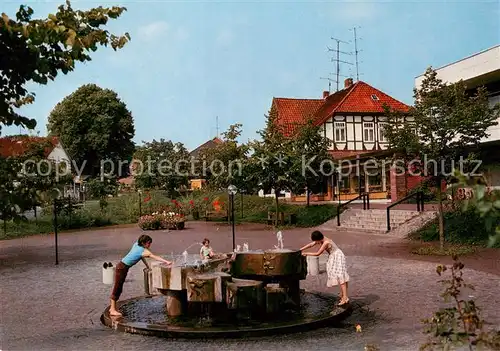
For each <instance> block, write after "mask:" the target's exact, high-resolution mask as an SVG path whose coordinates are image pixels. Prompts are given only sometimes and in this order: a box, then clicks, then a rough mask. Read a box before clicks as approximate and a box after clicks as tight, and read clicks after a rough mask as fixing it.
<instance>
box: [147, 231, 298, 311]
mask: <svg viewBox="0 0 500 351" xmlns="http://www.w3.org/2000/svg"><path fill="white" fill-rule="evenodd" d="M280 234H281V232H280ZM278 239H279V240H278V241H279V248H275V249H271V250H249V249H248V244H245V245H244V251H235V252H234V253H232V254H220V255H218V256H216V257H215V258H213V259H211V260H207V261H199V260H193V261H192V262H188V261H187V256H186V254H183V262H182V263H174V265H173V266H167V265H165V264H162V263H159V262H156V263H153V264H152V270H151V275H150V279H149V280H150V291H153V290H154V289H156V290H157V291H158V292H159V293H160V294H162V295H165V296H166V299H165V303H166V313H167V315H168V316H169V317H179V316H182V315H185V314H189V315H192V314H196V313H199V312H200V311H201V310H204V311H207V310H209V311H218V312H217V314H218V315H219V316H221V315H227V314H233V315H237V316H238V317H240V318H250V317H259V316H260V317H263V316H265V315H269V314H272V313H275V312H278V311H279V310H281V309H283V308H286V307H291V308H293V307H298V306H300V280H303V279H305V278H306V275H307V263H306V260H305V257H303V256H302V254H301V252H300V251H298V250H287V249H283V241H282V237H281V235H280V236H279V237H278ZM221 311H225V312H226V313H222V312H221Z"/></svg>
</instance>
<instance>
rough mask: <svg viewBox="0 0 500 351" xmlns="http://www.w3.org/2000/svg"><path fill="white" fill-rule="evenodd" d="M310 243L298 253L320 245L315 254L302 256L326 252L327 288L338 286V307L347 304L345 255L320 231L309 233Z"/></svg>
mask: <svg viewBox="0 0 500 351" xmlns="http://www.w3.org/2000/svg"><path fill="white" fill-rule="evenodd" d="M311 240H312V242H311V243H309V244H307V245H306V246H304V247H302V248H301V249H300V251H303V250H307V249H309V248H311V247H313V246H315V245H320V247H319V250H318V251H317V252H314V253H313V252H303V253H302V255H304V256H319V255H321V254H322V253H323V251H326V252H327V253H328V255H329V256H328V261H327V263H326V273H327V275H328V281H327V283H326V286H327V287H332V286H335V285H340V289H341V290H340V301H339V306H342V305H345V304H347V303H348V302H349V298H348V297H347V285H348V282H349V275H348V274H347V268H346V262H345V255H344V253H343V252H342V250H340V249H339V248H338V246H337V245H336V244H335V243H334V242H333V241H332V239H329V238H327V237H325V236H324V235H323V233H321V232H320V231H317V230H316V231H314V232H312V233H311Z"/></svg>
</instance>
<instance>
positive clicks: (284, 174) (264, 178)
mask: <svg viewBox="0 0 500 351" xmlns="http://www.w3.org/2000/svg"><path fill="white" fill-rule="evenodd" d="M266 119H267V121H266V127H265V128H264V129H263V130H261V131H259V134H260V136H261V138H262V140H258V141H254V142H252V143H251V144H250V147H251V148H252V150H253V154H252V157H251V161H250V162H249V173H250V179H251V180H252V181H254V182H255V183H257V184H258V185H259V186H260V187H261V189H263V190H264V192H266V193H268V192H269V191H271V190H272V189H274V192H275V194H276V213H277V212H278V207H279V206H278V205H279V200H278V195H279V194H280V192H281V191H283V190H285V191H286V190H288V191H291V189H292V187H293V184H294V183H293V172H292V170H291V168H290V166H289V165H287V163H289V162H290V161H291V158H293V156H294V152H293V147H292V141H291V139H289V138H287V137H286V134H285V132H286V131H285V129H284V127H283V126H282V125H280V124H278V123H277V122H276V119H277V111H276V109H275V108H274V107H272V108H271V110H270V111H269V114H268V115H267V116H266ZM277 220H278V216H276V221H277Z"/></svg>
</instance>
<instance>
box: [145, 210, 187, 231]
mask: <svg viewBox="0 0 500 351" xmlns="http://www.w3.org/2000/svg"><path fill="white" fill-rule="evenodd" d="M185 224H186V218H185V217H184V215H182V214H179V213H175V212H166V211H163V212H161V213H159V212H154V213H153V214H150V215H145V216H142V217H141V218H140V219H139V223H138V225H139V227H140V228H141V229H142V230H159V229H179V230H180V229H184V227H185Z"/></svg>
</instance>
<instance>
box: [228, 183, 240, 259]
mask: <svg viewBox="0 0 500 351" xmlns="http://www.w3.org/2000/svg"><path fill="white" fill-rule="evenodd" d="M227 192H228V194H229V199H230V204H231V226H232V231H233V252H234V250H235V249H236V242H235V237H234V195H236V193H237V192H238V189H237V188H236V187H235V186H234V185H232V184H231V185H230V186H228V187H227Z"/></svg>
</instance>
